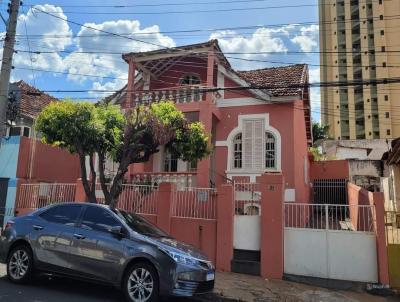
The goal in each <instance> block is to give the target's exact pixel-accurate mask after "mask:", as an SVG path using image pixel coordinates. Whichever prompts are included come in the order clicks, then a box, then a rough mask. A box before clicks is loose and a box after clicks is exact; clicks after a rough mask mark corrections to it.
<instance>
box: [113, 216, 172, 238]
mask: <svg viewBox="0 0 400 302" xmlns="http://www.w3.org/2000/svg"><path fill="white" fill-rule="evenodd" d="M116 214H117V215H118V216H119V217H121V218H122V219H123V220H124V221H125V222H126V224H127V225H128V226H129V227H130V228H131V229H132V230H134V231H135V232H137V233H139V234H142V235H146V236H150V237H169V235H168V234H167V233H165V232H164V231H162V230H161V229H159V228H158V227H156V226H155V225H153V224H151V223H150V222H148V221H147V220H146V219H144V218H142V217H141V216H139V215H137V214H133V213H128V212H125V211H121V210H118V211H116Z"/></svg>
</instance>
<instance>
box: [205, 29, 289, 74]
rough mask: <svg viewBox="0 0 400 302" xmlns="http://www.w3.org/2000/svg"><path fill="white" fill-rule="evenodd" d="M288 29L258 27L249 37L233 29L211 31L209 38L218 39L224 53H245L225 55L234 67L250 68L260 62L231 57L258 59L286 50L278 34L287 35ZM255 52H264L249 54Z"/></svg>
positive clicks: (258, 64)
mask: <svg viewBox="0 0 400 302" xmlns="http://www.w3.org/2000/svg"><path fill="white" fill-rule="evenodd" d="M289 29H290V28H289V27H281V28H277V29H269V28H259V29H257V30H256V31H255V32H254V33H253V34H252V35H251V36H250V37H246V36H243V35H240V33H236V32H234V31H219V32H215V33H212V34H211V35H210V39H218V42H219V45H220V46H221V48H222V50H223V51H224V52H226V53H246V54H227V56H228V59H229V60H230V61H231V63H232V64H233V65H234V67H235V68H237V69H250V68H257V67H259V66H260V62H251V61H245V60H238V59H233V58H232V57H239V58H241V59H255V60H258V59H263V58H264V59H265V58H266V57H268V54H267V53H269V52H286V51H287V47H286V45H285V43H284V41H283V39H282V38H281V37H280V36H281V35H284V36H286V35H289ZM257 52H264V53H265V54H260V55H254V54H249V53H257ZM229 57H231V58H229ZM261 65H265V64H261Z"/></svg>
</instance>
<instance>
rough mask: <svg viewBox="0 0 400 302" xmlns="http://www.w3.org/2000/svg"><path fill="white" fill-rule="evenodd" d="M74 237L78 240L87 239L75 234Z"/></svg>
mask: <svg viewBox="0 0 400 302" xmlns="http://www.w3.org/2000/svg"><path fill="white" fill-rule="evenodd" d="M74 237H75V238H76V239H85V236H83V235H81V234H74Z"/></svg>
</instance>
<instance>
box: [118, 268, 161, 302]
mask: <svg viewBox="0 0 400 302" xmlns="http://www.w3.org/2000/svg"><path fill="white" fill-rule="evenodd" d="M158 286H159V282H158V274H157V271H156V270H155V269H154V267H153V266H152V265H150V264H148V263H145V262H140V263H135V264H134V265H132V267H130V269H128V271H127V273H126V275H125V278H124V284H123V291H124V294H125V298H126V300H127V301H129V302H155V301H158V296H159V293H158Z"/></svg>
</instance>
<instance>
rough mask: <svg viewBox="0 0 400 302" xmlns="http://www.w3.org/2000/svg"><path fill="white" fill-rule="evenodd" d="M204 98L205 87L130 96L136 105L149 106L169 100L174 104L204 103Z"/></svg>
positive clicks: (147, 92)
mask: <svg viewBox="0 0 400 302" xmlns="http://www.w3.org/2000/svg"><path fill="white" fill-rule="evenodd" d="M205 98H206V88H205V87H187V88H179V89H165V90H152V91H141V92H136V93H133V95H132V99H133V101H134V102H135V103H136V104H149V103H153V102H158V101H161V100H170V101H173V102H175V103H193V102H200V101H205Z"/></svg>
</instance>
